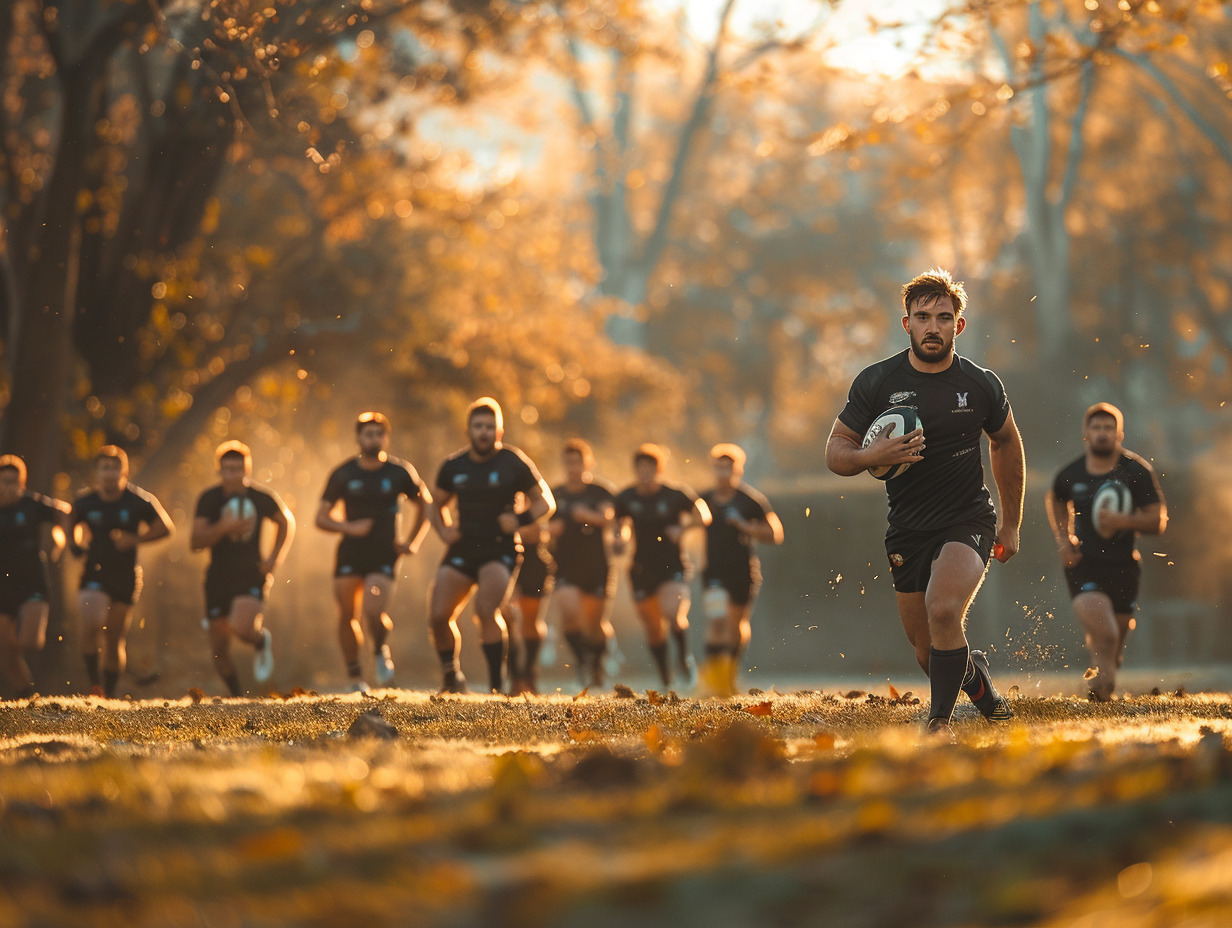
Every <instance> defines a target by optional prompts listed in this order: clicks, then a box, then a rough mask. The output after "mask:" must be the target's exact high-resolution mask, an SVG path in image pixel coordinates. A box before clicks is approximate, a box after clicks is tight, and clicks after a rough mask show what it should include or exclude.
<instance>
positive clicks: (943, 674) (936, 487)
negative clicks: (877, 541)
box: [826, 269, 1026, 739]
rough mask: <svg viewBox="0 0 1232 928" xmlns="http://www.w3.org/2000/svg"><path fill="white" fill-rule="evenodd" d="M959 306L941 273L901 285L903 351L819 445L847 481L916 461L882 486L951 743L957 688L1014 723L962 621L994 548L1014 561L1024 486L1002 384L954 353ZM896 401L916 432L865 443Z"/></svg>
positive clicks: (933, 717)
mask: <svg viewBox="0 0 1232 928" xmlns="http://www.w3.org/2000/svg"><path fill="white" fill-rule="evenodd" d="M966 307H967V293H966V290H965V289H964V288H963V285H962V284H961V283H960V282H958V281H956V280H954V279H953V277H951V276H950V274H949V272H947V271H943V270H939V269H933V270H930V271H928V272H926V273H924V274H920V275H918V276H917V277H915V278H913V279H912V280H910V281H909V282H908V283H906V284H905V285H904V286H903V316H902V326H903V329H904V331H905V332H906V333H907V337H908V340H909V342H910V345H909V347H908V348H907V349H906V350H904V351H902V352H900V353H898V354H896V355H893V356H891V357H889V358H886V359H885V360H883V361H878V362H877V363H876V364H873V365H871V366H869V367H866V368H865V369H864V370H863V371H861V372H860V373H859V374H857V375H856V378H855V380H854V382H853V383H852V385H851V390H850V392H849V393H848V398H847V405H846V406H845V407H844V408H843V411H842V412H840V413H839V415H838V418H837V419H836V420H835V421H834V426H833V428H832V429H831V431H830V438H829V441H827V442H826V466H827V467H829V468H830V470H831V471H833V472H834V473H836V474H838V475H840V476H843V477H850V476H854V475H856V474H862V473H864V472H865V471H866V470H868V469H869V468H870V467H876V466H881V465H888V464H903V463H910V464H911V467H910V468H909V469H908V470H906V471H904V472H902V473H901V474H899V475H898V476H897V477H894V478H893V479H891V480H887V481H886V493H887V494H888V496H889V503H890V511H889V523H890V524H889V529H888V530H887V532H886V555H887V556H888V558H889V561H890V573H891V576H892V577H893V580H894V591H895V597H896V599H897V604H898V615H899V619H900V620H901V621H902V624H903V630H904V631H905V632H906V633H907V639H908V640H909V641H910V642H911V644H912V646H913V647H914V648H915V655H916V660H917V661H918V662H919V664H920V667H921V668H923V670H924V672H925V673H927V674H928V679H929V686H930V689H931V691H932V701H931V704H930V707H929V719H928V723H927V730H928V731H929V732H930V733H934V734H939V735H941V736H943V737H948V738H951V739H952V738H953V737H954V733H953V730H952V729H951V728H950V718H951V716H952V715H953V712H954V704H955V703H956V702H957V701H958V694H959V693H960V692H965V693H967V695H968V696H969V697H970V698H971V701H972V702H973V703H975V706H976V708H977V709H979V710H980V714H982V715H983V716H984V718H986V719H988V720H989V721H1004V720H1007V719H1009V718H1011V717H1012V716H1013V712H1012V711H1011V710H1010V708H1009V704H1008V703H1007V702H1006V701H1005V700H1004V699H1003V698H1002V697H1001V695H1000V694H999V693H997V691H996V689H995V687H994V686H993V684H992V678H991V676H990V675H989V672H988V659H987V657H986V656H985V655H984V653H983V652H982V651H972V650H971V649H970V647H969V645H968V643H967V633H966V623H967V610H968V609H970V607H971V603H972V601H974V599H975V594H976V593H977V592H978V591H979V588H980V585H981V584H982V583H983V582H984V575H985V573H986V572H987V570H988V563H989V558H990V556H991V555H992V553H993V551H994V550H996V551H997V558H998V559H999V560H1001V561H1008V560H1009V559H1010V558H1011V557H1013V556H1014V555H1015V554H1017V553H1018V543H1019V528H1020V526H1021V525H1022V491H1023V483H1024V481H1025V479H1026V459H1025V457H1024V456H1023V450H1022V437H1021V436H1020V435H1019V434H1018V427H1017V426H1016V425H1015V424H1014V414H1013V412H1012V411H1011V410H1010V402H1009V399H1008V398H1007V397H1006V395H1005V387H1004V386H1003V385H1002V384H1001V380H1000V379H999V378H998V377H997V375H996V374H994V373H993V372H992V371H989V370H985V369H984V368H982V367H978V366H977V365H975V364H973V363H972V362H971V361H969V360H967V359H966V358H963V357H959V356H958V355H957V354H956V353H955V351H954V342H955V340H956V339H957V338H958V336H959V335H960V334H962V331H963V329H964V328H965V327H966V324H967V319H966V317H965V316H964V315H963V312H964V310H965V309H966ZM897 405H908V406H912V407H914V408H915V409H916V411H917V413H918V414H919V418H920V422H921V423H922V424H923V426H924V428H923V430H921V429H915V430H914V431H912V432H909V433H907V434H906V435H894V434H893V431H894V430H893V429H892V428H890V429H886V430H885V431H883V432H882V433H880V434H879V435H877V436H876V437H875V438H874V439H873V441H872V442H871V443H870V444H869V445H868V447H867V448H865V447H862V443H863V441H864V436H865V433H866V432H867V431H868V428H869V426H871V425H872V423H873V421H874V420H875V419H876V418H877V417H878V416H879V415H880V414H881V413H882V412H884V411H885V410H886V409H888V408H890V407H891V406H897ZM981 433H984V434H987V435H988V438H989V458H990V460H991V462H992V475H993V479H994V481H995V482H996V485H997V496H998V497H999V500H1000V503H1001V505H1000V518H998V507H995V506H993V503H992V496H991V494H990V493H989V492H988V488H987V487H986V486H985V485H984V467H983V463H982V462H981V460H980V444H981V440H980V436H981ZM925 436H927V442H928V445H927V446H928V449H929V450H928V453H925Z"/></svg>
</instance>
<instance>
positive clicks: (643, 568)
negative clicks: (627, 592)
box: [629, 559, 689, 603]
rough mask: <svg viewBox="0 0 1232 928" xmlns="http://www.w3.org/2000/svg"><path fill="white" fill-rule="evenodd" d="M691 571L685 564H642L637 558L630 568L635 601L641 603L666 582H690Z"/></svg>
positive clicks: (630, 581)
mask: <svg viewBox="0 0 1232 928" xmlns="http://www.w3.org/2000/svg"><path fill="white" fill-rule="evenodd" d="M688 582H689V571H688V569H687V568H686V567H685V566H684V565H683V564H662V563H660V564H642V563H639V562H638V561H637V560H636V559H634V561H633V566H632V567H630V568H629V585H630V586H631V587H632V588H633V601H634V602H638V603H640V602H641V601H642V600H643V599H650V597H652V596H654V595H655V594H656V593H658V592H659V587H661V586H662V585H663V584H665V583H688Z"/></svg>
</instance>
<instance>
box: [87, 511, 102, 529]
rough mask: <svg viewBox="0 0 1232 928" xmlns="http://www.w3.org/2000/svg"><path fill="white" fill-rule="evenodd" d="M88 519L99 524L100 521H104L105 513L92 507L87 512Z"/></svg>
mask: <svg viewBox="0 0 1232 928" xmlns="http://www.w3.org/2000/svg"><path fill="white" fill-rule="evenodd" d="M86 520H87V521H89V522H93V523H94V524H95V525H97V524H98V523H99V522H102V521H103V514H102V513H101V512H99V511H98V510H97V509H91V510H90V511H89V512H87V513H86Z"/></svg>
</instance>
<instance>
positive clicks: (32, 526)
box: [0, 493, 69, 579]
mask: <svg viewBox="0 0 1232 928" xmlns="http://www.w3.org/2000/svg"><path fill="white" fill-rule="evenodd" d="M68 511H69V506H68V504H67V503H62V502H60V501H59V500H58V499H50V498H49V497H46V496H41V495H40V494H38V493H26V494H25V495H24V496H22V497H21V499H19V500H17V502H15V503H13V505H11V506H0V579H9V578H13V577H21V576H24V575H27V574H34V575H38V573H39V571H41V570H42V569H43V567H42V565H43V561H42V558H41V557H39V543H40V541H41V538H40V535H41V532H40V528H41V526H43V525H44V524H46V523H48V522H52V523H54V522H55V521H56V520H57V519H58V518H59V517H60V515H61V514H62V513H66V512H68Z"/></svg>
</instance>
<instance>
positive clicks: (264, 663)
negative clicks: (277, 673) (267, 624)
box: [252, 628, 274, 683]
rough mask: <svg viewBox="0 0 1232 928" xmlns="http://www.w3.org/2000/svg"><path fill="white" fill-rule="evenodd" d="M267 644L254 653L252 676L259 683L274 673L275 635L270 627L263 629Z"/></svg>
mask: <svg viewBox="0 0 1232 928" xmlns="http://www.w3.org/2000/svg"><path fill="white" fill-rule="evenodd" d="M261 636H262V637H263V638H264V639H265V646H264V647H263V648H261V649H260V650H258V651H256V652H255V653H254V654H253V655H252V676H253V679H255V680H256V681H257V682H258V683H264V682H265V681H266V680H268V679H269V678H270V676H271V675H272V674H273V673H274V636H273V635H271V634H270V630H269V629H268V628H263V629H261Z"/></svg>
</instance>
